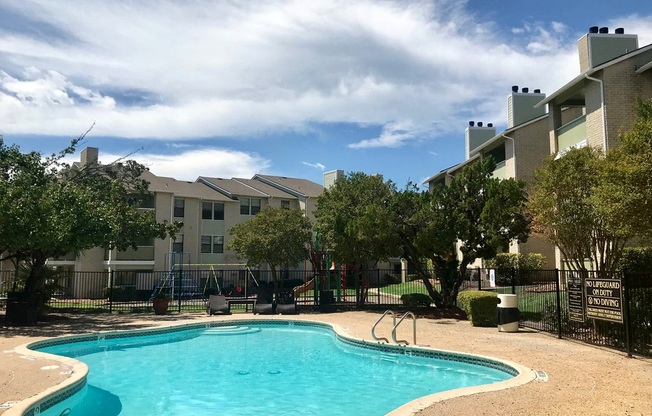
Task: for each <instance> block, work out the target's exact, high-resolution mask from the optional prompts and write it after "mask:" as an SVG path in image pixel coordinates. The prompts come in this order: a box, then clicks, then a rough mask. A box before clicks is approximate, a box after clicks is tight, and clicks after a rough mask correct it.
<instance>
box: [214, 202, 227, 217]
mask: <svg viewBox="0 0 652 416" xmlns="http://www.w3.org/2000/svg"><path fill="white" fill-rule="evenodd" d="M213 219H214V220H220V221H223V220H224V204H223V203H221V202H214V203H213Z"/></svg>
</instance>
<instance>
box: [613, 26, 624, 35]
mask: <svg viewBox="0 0 652 416" xmlns="http://www.w3.org/2000/svg"><path fill="white" fill-rule="evenodd" d="M615 33H616V34H617V35H624V34H625V29H623V28H622V27H619V28H618V29H616V31H615Z"/></svg>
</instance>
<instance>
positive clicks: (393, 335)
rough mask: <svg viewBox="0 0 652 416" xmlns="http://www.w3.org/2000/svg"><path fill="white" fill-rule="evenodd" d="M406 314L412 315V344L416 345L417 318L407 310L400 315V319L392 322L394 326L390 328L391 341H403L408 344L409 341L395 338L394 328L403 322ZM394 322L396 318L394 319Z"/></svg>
mask: <svg viewBox="0 0 652 416" xmlns="http://www.w3.org/2000/svg"><path fill="white" fill-rule="evenodd" d="M408 316H412V337H413V341H414V345H417V318H416V316H414V314H413V313H412V312H410V311H407V312H405V313H404V314H403V316H401V319H399V320H398V323H395V324H394V328H392V341H394V343H395V344H400V343H405V345H410V343H409V342H408V341H407V340H404V339H400V340H398V341H397V340H396V328H398V326H399V325H400V324H401V322H403V320H404V319H405V318H407V317H408ZM394 322H396V319H395V320H394Z"/></svg>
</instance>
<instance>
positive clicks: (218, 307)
mask: <svg viewBox="0 0 652 416" xmlns="http://www.w3.org/2000/svg"><path fill="white" fill-rule="evenodd" d="M218 312H221V313H223V314H225V315H230V314H231V306H229V302H227V301H226V296H224V295H210V297H209V298H208V304H207V305H206V313H207V314H209V315H215V314H216V313H218Z"/></svg>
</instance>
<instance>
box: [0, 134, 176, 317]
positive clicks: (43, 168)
mask: <svg viewBox="0 0 652 416" xmlns="http://www.w3.org/2000/svg"><path fill="white" fill-rule="evenodd" d="M83 138H84V135H82V136H81V137H79V138H78V139H75V140H73V141H72V142H71V145H70V146H69V147H67V148H66V149H64V150H62V151H61V152H60V153H59V154H53V155H51V156H49V157H45V158H44V157H43V156H42V155H41V154H40V153H39V152H30V153H22V152H21V151H20V149H19V148H18V146H16V145H12V146H7V145H5V144H4V140H3V139H2V138H1V137H0V252H2V253H4V254H3V257H4V259H5V260H11V261H12V262H13V263H14V266H15V267H16V269H18V268H19V267H20V266H21V265H22V266H24V267H25V268H26V274H27V275H26V276H25V280H24V286H23V288H22V291H23V293H24V296H25V297H26V298H27V300H28V302H29V305H30V310H32V311H37V312H40V310H41V307H42V305H43V303H44V302H45V301H46V300H47V294H46V293H45V283H46V276H47V267H46V262H47V260H48V259H50V258H56V257H61V256H64V255H66V254H68V253H75V254H77V253H79V252H81V251H84V250H87V249H91V248H94V247H102V248H107V249H114V248H117V249H118V250H125V249H127V248H129V247H131V248H134V249H136V248H137V242H138V241H142V239H145V238H165V237H166V236H167V235H168V234H170V235H174V233H175V232H176V231H177V230H178V228H179V226H180V224H177V223H175V224H168V223H167V222H162V223H159V222H157V221H156V219H155V217H154V213H153V212H152V211H143V210H139V209H138V207H139V201H140V200H142V198H144V197H146V196H147V195H149V191H148V183H147V182H145V181H143V180H142V179H140V175H141V173H142V172H143V170H144V169H145V168H144V167H143V166H142V165H139V164H137V163H136V162H134V161H130V160H127V161H124V160H120V161H117V162H115V163H112V164H110V165H99V164H97V163H91V164H89V165H86V166H77V165H73V166H70V165H68V164H66V163H63V162H62V159H63V158H64V157H65V156H66V155H69V154H73V153H74V152H75V150H76V146H77V145H78V144H79V142H80V141H81V140H82V139H83Z"/></svg>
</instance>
